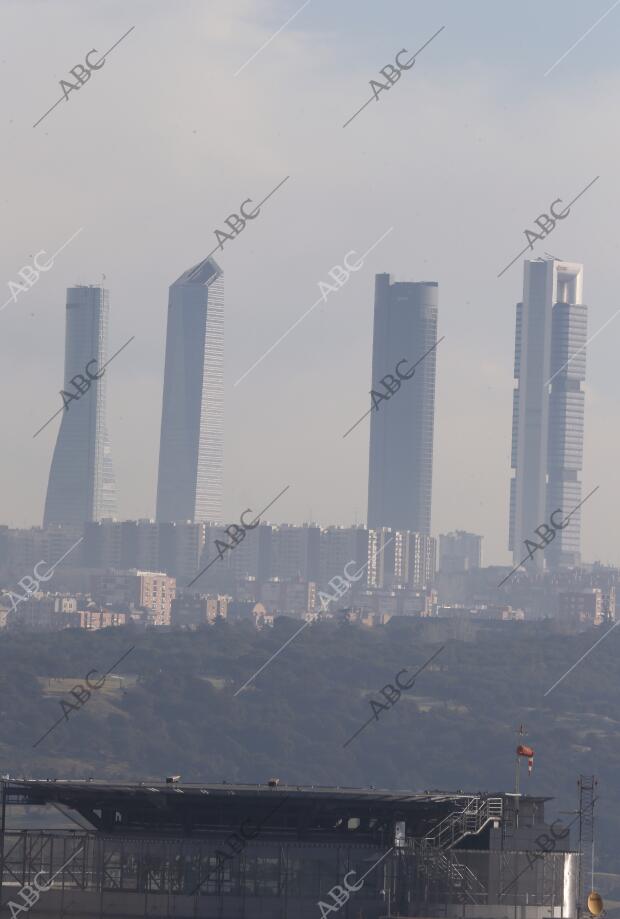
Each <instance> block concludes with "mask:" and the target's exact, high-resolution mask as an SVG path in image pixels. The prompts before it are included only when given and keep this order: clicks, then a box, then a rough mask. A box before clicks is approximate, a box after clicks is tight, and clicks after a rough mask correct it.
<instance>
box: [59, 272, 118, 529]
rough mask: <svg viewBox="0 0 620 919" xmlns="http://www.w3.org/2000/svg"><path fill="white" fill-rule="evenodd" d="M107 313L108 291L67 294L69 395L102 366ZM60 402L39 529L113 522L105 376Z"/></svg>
mask: <svg viewBox="0 0 620 919" xmlns="http://www.w3.org/2000/svg"><path fill="white" fill-rule="evenodd" d="M109 310H110V306H109V295H108V291H107V290H105V289H104V288H103V287H93V286H92V285H91V286H88V287H86V286H82V285H80V286H78V287H69V288H68V290H67V322H66V334H65V376H64V379H65V383H64V386H63V389H64V390H65V391H67V392H69V393H70V394H71V395H72V387H71V381H72V379H73V378H74V377H77V378H78V379H79V377H80V375H82V376H85V373H86V370H85V368H86V366H87V365H89V366H90V367H91V368H92V370H93V371H94V373H97V374H98V373H100V372H101V368H102V367H103V365H104V364H105V362H106V360H107V353H108V315H109ZM88 379H89V378H88V377H87V380H88ZM83 385H84V384H82V386H83ZM77 392H81V390H79V389H78V390H77ZM63 402H65V408H64V412H63V416H62V422H61V424H60V430H59V431H58V438H57V440H56V447H55V449H54V456H53V459H52V465H51V469H50V475H49V482H48V486H47V497H46V500H45V512H44V517H43V525H44V526H49V525H50V524H59V523H62V524H74V525H76V526H82V525H83V524H84V523H85V522H86V521H90V520H101V519H103V518H105V517H114V516H115V515H116V483H115V480H114V470H113V468H112V458H111V455H110V445H109V442H108V432H107V428H106V376H105V374H103V375H102V376H101V377H100V378H99V379H96V378H90V387H88V389H87V391H85V392H82V394H81V395H80V396H79V398H76V397H73V398H71V399H70V400H65V398H64V397H63Z"/></svg>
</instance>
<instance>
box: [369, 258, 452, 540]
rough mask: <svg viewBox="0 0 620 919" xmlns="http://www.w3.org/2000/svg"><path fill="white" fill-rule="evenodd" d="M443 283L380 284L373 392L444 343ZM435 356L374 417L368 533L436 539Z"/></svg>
mask: <svg viewBox="0 0 620 919" xmlns="http://www.w3.org/2000/svg"><path fill="white" fill-rule="evenodd" d="M437 315H438V309H437V282H436V281H429V282H425V281H421V282H410V281H403V282H394V283H390V276H389V274H379V275H377V276H376V278H375V315H374V330H373V347H372V389H373V390H375V391H377V392H380V393H382V394H383V391H384V390H383V387H382V386H381V385H380V382H379V381H380V380H381V379H382V378H383V377H384V376H385V375H386V374H392V375H393V376H396V371H395V367H396V365H397V364H398V362H399V361H401V360H403V359H404V360H406V362H407V363H406V364H403V365H402V369H403V373H407V372H408V370H409V368H411V366H412V365H413V364H415V362H416V361H418V360H419V359H420V358H421V357H422V356H423V355H424V354H425V352H427V351H429V349H430V348H432V346H433V345H434V344H435V343H436V342H437ZM436 357H437V352H436V350H432V351H430V353H429V354H427V355H426V357H425V358H424V360H422V361H421V363H420V364H419V365H418V366H417V367H416V369H415V375H414V376H413V377H412V378H411V379H409V380H404V381H402V383H401V388H400V389H399V390H398V391H397V392H395V393H394V394H393V395H392V396H391V397H390V399H389V401H380V402H378V406H377V408H373V410H372V412H371V415H370V463H369V470H368V527H369V528H370V529H378V528H381V527H390V528H391V529H393V530H410V531H412V532H415V533H422V534H423V535H429V534H430V529H431V491H432V484H433V431H434V420H435V366H436Z"/></svg>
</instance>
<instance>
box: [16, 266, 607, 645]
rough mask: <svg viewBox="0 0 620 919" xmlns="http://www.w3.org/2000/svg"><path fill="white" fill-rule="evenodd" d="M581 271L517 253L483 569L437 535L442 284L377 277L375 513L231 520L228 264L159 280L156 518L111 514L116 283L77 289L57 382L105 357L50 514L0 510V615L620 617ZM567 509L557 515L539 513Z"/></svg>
mask: <svg viewBox="0 0 620 919" xmlns="http://www.w3.org/2000/svg"><path fill="white" fill-rule="evenodd" d="M582 279H583V269H582V266H581V265H579V264H576V263H567V262H561V261H559V260H557V259H554V258H547V259H537V260H532V261H526V262H525V265H524V287H523V300H522V302H520V303H518V304H517V309H516V333H515V364H514V377H515V380H516V388H515V389H514V401H513V426H512V460H511V465H512V469H513V477H512V478H511V480H510V504H509V508H510V512H509V547H510V548H511V549H512V551H513V557H514V563H515V566H516V568H515V569H513V572H510V577H509V576H506V577H504V578H503V577H502V576H503V575H504V574H505V569H504V568H502V567H499V566H493V567H486V568H485V567H483V562H482V556H483V553H482V543H483V537H482V536H481V535H478V534H475V533H469V532H465V531H462V530H458V531H456V532H453V533H447V534H441V535H440V536H439V538H438V541H437V540H436V539H435V537H433V536H432V535H431V508H432V472H433V437H434V421H435V380H436V357H437V345H438V341H440V339H439V340H438V337H437V336H438V284H437V282H434V281H432V282H397V281H392V280H391V278H390V275H389V274H379V275H377V276H376V280H375V307H374V333H373V349H372V373H371V380H372V384H371V392H370V396H371V402H372V405H371V410H370V415H371V419H370V436H369V475H368V517H367V525H366V526H363V525H355V526H339V525H329V526H320V525H319V524H317V523H314V522H309V523H305V524H303V525H293V524H287V523H285V524H280V525H272V524H270V523H269V522H267V521H266V520H260V519H256V521H253V522H252V524H251V525H248V524H247V523H246V524H244V523H243V522H241V523H240V524H234V525H232V524H229V525H228V526H226V525H225V524H224V523H223V521H222V506H223V497H224V496H223V482H224V443H223V431H224V427H223V422H224V363H223V358H224V280H223V273H222V271H221V269H220V268H219V266H218V265H217V264H216V262H215V261H214V260H213V259H212V258H211V257H209V258H207V259H205V260H204V261H202V262H200V263H199V264H198V265H196V266H194V267H192V268H190V269H188V270H187V271H185V272H184V273H183V274H181V276H180V277H179V278H178V279H177V280H176V281H175V282H174V283H173V284H172V285H171V287H170V293H169V302H168V325H167V335H166V358H165V370H164V386H163V406H162V421H161V437H160V454H159V475H158V485H157V500H156V515H155V519H154V520H118V519H117V518H116V515H117V506H116V486H115V475H114V469H113V464H112V453H111V446H110V443H109V438H108V433H107V423H106V378H105V374H104V369H105V368H106V365H107V362H108V348H107V329H108V318H109V294H108V291H107V290H106V289H105V288H103V287H97V286H77V287H72V288H69V289H68V291H67V318H66V344H65V367H64V378H65V381H66V382H65V386H68V385H69V383H72V384H73V385H74V386H76V387H77V388H78V389H80V386H81V381H83V382H84V383H86V382H87V381H86V380H85V378H84V377H83V373H84V368H89V367H91V366H94V369H95V371H97V370H98V372H95V373H93V374H91V372H90V370H88V378H89V380H90V385H89V386H87V389H86V390H83V389H80V392H82V393H83V395H84V398H81V399H80V400H79V402H78V404H76V405H72V404H71V403H69V402H67V403H66V404H65V406H64V412H63V416H62V421H61V425H60V428H59V432H58V437H57V442H56V447H55V450H54V454H53V459H52V464H51V469H50V475H49V483H48V489H47V496H46V501H45V509H44V515H43V527H42V528H36V527H35V528H31V529H11V528H9V527H7V526H0V583H1V585H2V588H3V592H2V599H1V600H0V627H3V628H4V627H8V628H34V629H57V628H71V627H77V628H86V629H99V628H105V627H111V626H119V625H125V624H128V623H130V622H133V623H135V624H138V625H143V626H145V627H147V626H153V627H185V628H197V627H200V626H201V625H206V624H209V623H213V622H214V621H216V620H217V618H218V617H221V618H228V619H247V620H248V621H251V622H252V623H253V624H254V625H255V626H256V627H257V628H263V627H265V626H269V625H272V624H273V621H274V617H275V616H278V615H289V616H293V617H296V618H300V619H310V620H312V619H316V618H319V617H325V618H331V617H334V616H336V617H338V616H339V617H342V618H344V619H346V620H348V621H355V622H359V623H361V624H363V625H365V626H369V627H370V626H375V625H381V624H385V623H386V622H387V621H388V620H389V619H390V618H392V617H394V616H419V617H437V618H449V619H456V618H459V617H466V618H469V619H472V620H473V619H477V620H493V619H494V620H499V621H506V620H510V621H518V620H524V619H541V618H554V619H558V620H559V621H560V622H561V623H562V624H563V626H565V627H566V628H574V629H579V628H583V627H586V626H587V625H588V624H598V623H600V622H602V621H604V620H610V621H611V620H614V619H615V588H616V583H617V581H618V578H619V577H620V572H619V571H618V569H615V568H607V567H604V566H601V565H597V564H595V565H587V566H586V565H582V562H581V504H582V503H583V502H582V483H581V478H580V476H581V470H582V456H583V434H584V392H583V389H582V385H583V383H584V381H585V367H586V354H585V345H586V340H587V307H586V306H585V305H584V304H583V303H582ZM401 368H402V370H401ZM63 392H64V391H63ZM65 395H66V393H65ZM63 401H64V397H63ZM250 513H253V512H252V511H251V510H250V509H248V510H247V511H244V512H243V513H242V515H241V521H243V519H244V518H243V514H250ZM558 513H559V514H561V515H563V521H562V523H563V525H562V526H559V525H557V528H556V525H553V526H551V527H550V526H549V525H548V524H547V521H548V520H549V519H551V520H552V521H553V520H554V517H553V515H554V514H556V515H557V514H558ZM549 534H551V535H549ZM541 539H542V542H541V541H540V540H541ZM437 542H438V545H437ZM532 545H534V546H535V547H536V548H537V549H538V550H540V551H536V552H534V551H532V548H531V547H532ZM524 547H525V548H526V549H527V548H528V547H529V552H527V551H526V553H525V556H526V558H525V559H524V558H523V556H524ZM41 566H46V569H47V570H46V574H45V575H44V576H43V575H40V574H39V573H38V572H39V568H40V567H41ZM351 568H353V569H354V572H353V573H352V572H351V570H350V569H351ZM52 579H53V580H52ZM50 581H51V583H48V582H50Z"/></svg>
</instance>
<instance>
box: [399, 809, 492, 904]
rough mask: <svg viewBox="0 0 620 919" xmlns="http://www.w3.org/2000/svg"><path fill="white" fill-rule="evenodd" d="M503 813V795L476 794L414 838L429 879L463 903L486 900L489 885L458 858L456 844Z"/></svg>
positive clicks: (417, 851) (422, 867)
mask: <svg viewBox="0 0 620 919" xmlns="http://www.w3.org/2000/svg"><path fill="white" fill-rule="evenodd" d="M502 814H503V801H502V799H501V798H480V797H479V796H477V795H472V796H471V797H470V798H468V800H467V803H466V805H465V807H464V808H463V809H462V810H459V811H453V812H452V813H451V814H448V816H447V817H444V819H443V820H442V821H441V822H440V823H438V824H437V826H435V827H433V829H432V830H431V831H430V832H429V833H427V834H426V836H423V837H421V838H420V839H414V840H412V841H411V842H412V846H413V849H414V851H415V853H416V855H417V856H418V857H419V864H420V867H421V869H422V871H423V873H424V875H425V876H426V878H427V881H430V882H439V883H441V884H442V885H444V886H447V887H448V888H449V890H450V892H451V894H452V896H453V897H454V899H456V900H458V901H459V902H461V903H485V902H486V897H487V889H486V887H485V886H484V884H483V883H482V882H481V881H480V880H479V878H478V876H477V875H476V874H475V873H474V872H473V871H472V870H471V868H469V866H468V865H464V864H462V863H461V862H459V861H458V858H457V852H456V851H453V847H454V846H455V845H456V844H457V843H458V842H460V841H461V839H464V838H465V836H475V835H477V834H478V833H480V832H481V831H482V830H483V829H484V828H485V827H486V826H487V824H489V823H490V822H491V821H492V820H501V819H502Z"/></svg>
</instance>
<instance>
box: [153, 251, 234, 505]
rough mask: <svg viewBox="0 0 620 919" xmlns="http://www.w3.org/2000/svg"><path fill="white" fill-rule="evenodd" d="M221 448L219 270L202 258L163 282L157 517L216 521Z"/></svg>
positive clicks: (219, 501)
mask: <svg viewBox="0 0 620 919" xmlns="http://www.w3.org/2000/svg"><path fill="white" fill-rule="evenodd" d="M223 456H224V276H223V273H222V271H221V269H220V268H219V266H218V265H217V264H216V263H215V261H214V260H213V259H212V258H207V259H205V260H204V261H202V262H200V263H199V264H198V265H195V266H194V267H193V268H189V269H188V270H187V271H185V272H184V273H183V274H182V275H181V277H180V278H178V279H177V280H176V281H175V282H174V284H172V285H171V286H170V293H169V298H168V326H167V331H166V364H165V370H164V395H163V407H162V418H161V438H160V446H159V477H158V482H157V520H158V522H160V523H167V522H173V521H190V522H192V523H205V522H208V521H213V522H220V520H221V514H222V491H223Z"/></svg>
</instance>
